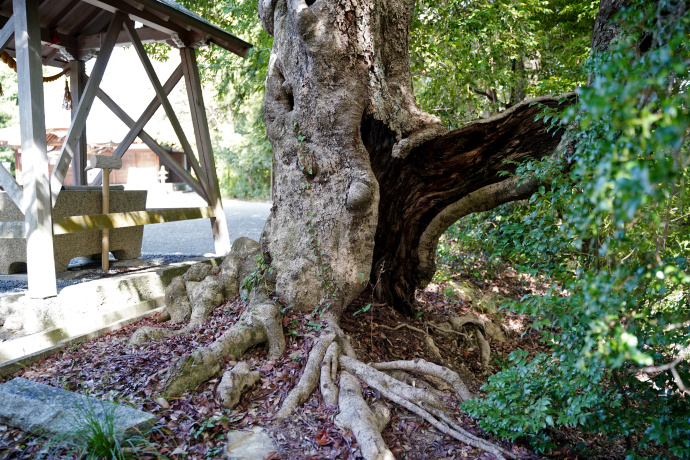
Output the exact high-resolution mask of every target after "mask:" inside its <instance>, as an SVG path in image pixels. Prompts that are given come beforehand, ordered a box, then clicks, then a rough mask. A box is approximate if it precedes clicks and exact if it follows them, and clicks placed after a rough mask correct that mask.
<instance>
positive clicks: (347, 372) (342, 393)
mask: <svg viewBox="0 0 690 460" xmlns="http://www.w3.org/2000/svg"><path fill="white" fill-rule="evenodd" d="M339 367H340V380H339V390H338V388H337V387H336V386H335V380H336V375H337V373H338V368H339ZM383 370H386V371H395V372H400V371H409V372H414V373H415V374H418V375H422V376H424V377H425V378H428V379H429V380H436V381H437V382H441V383H440V385H441V386H443V387H445V388H452V389H453V390H454V391H455V392H456V393H457V395H458V396H459V397H460V399H462V400H467V399H469V398H471V397H472V394H471V393H470V391H469V390H468V389H467V387H466V386H465V384H464V382H462V380H461V379H460V376H458V374H456V373H455V372H453V371H452V370H450V369H448V368H446V367H443V366H439V365H437V364H433V363H430V362H428V361H425V360H423V359H416V360H413V361H393V362H388V363H377V364H373V365H367V364H364V363H362V362H361V361H359V360H357V359H356V358H355V356H354V350H352V347H351V345H350V343H349V342H348V340H347V337H346V336H345V334H344V333H343V332H342V330H340V328H339V327H338V326H337V325H335V324H334V323H331V324H330V325H329V326H328V327H327V328H326V329H324V332H323V334H322V335H321V337H320V338H319V340H318V341H317V342H316V343H315V344H314V346H313V347H312V350H311V352H310V353H309V358H308V360H307V364H306V366H305V369H304V372H303V374H302V376H301V378H300V380H299V382H298V383H297V385H296V386H295V388H293V389H292V391H290V393H289V394H288V396H287V397H286V398H285V400H284V401H283V405H282V407H281V408H280V410H279V411H278V413H277V414H276V419H279V420H280V419H284V418H286V417H288V416H290V415H291V414H292V412H293V411H294V410H295V409H296V408H297V406H298V405H300V404H301V403H302V402H304V401H306V399H307V398H308V397H309V396H310V395H311V393H312V392H313V391H314V389H315V388H316V385H317V384H318V383H319V380H320V381H321V393H322V395H323V398H324V401H325V402H326V404H333V403H334V401H337V404H338V407H339V409H340V413H339V414H338V416H337V417H336V423H337V424H338V426H340V427H342V428H346V429H350V430H352V432H353V434H354V435H355V438H356V439H357V442H358V444H359V446H360V449H361V452H362V455H363V456H364V458H366V459H376V460H380V459H392V458H394V457H393V454H392V453H391V451H390V450H389V449H388V447H387V446H386V444H385V442H384V441H383V438H382V437H381V431H382V430H383V428H384V427H385V425H386V424H387V423H388V421H389V417H390V412H389V411H388V409H387V408H386V406H384V405H382V404H380V403H379V404H376V405H375V406H374V408H373V410H372V409H371V408H370V407H369V406H368V405H367V403H366V402H365V401H364V398H363V396H362V389H361V385H360V384H359V383H358V382H357V379H359V380H361V381H363V382H365V383H366V384H367V386H368V387H370V388H373V389H376V390H378V391H379V392H380V393H381V395H382V396H384V397H385V398H387V399H389V400H390V401H392V402H394V403H396V404H399V405H401V406H402V407H404V408H406V409H407V410H409V411H411V412H414V413H415V414H417V415H419V416H421V417H422V418H424V419H425V420H427V421H428V422H429V423H430V424H432V425H433V426H434V427H436V428H437V429H438V430H440V431H441V432H443V433H446V434H448V435H449V436H452V437H453V438H455V439H457V440H459V441H461V442H463V443H465V444H468V445H471V446H473V447H476V448H479V449H482V450H484V451H486V452H489V453H491V454H493V455H495V456H497V457H498V458H501V459H505V458H515V456H514V455H513V454H511V453H510V452H509V451H507V450H505V449H503V448H501V447H499V446H496V445H494V444H492V443H490V442H488V441H485V440H483V439H481V438H478V437H476V436H474V435H472V434H471V433H469V432H467V431H466V430H464V429H463V428H462V427H460V426H459V425H458V424H457V423H455V422H453V421H452V419H451V418H450V417H449V416H447V415H446V414H445V412H444V406H443V397H442V395H443V393H441V392H440V391H438V390H435V389H433V388H432V387H430V386H428V385H427V384H424V383H423V380H422V381H420V383H422V385H420V386H416V385H409V384H407V383H405V382H404V381H401V380H398V379H396V378H395V377H393V376H391V375H388V374H387V373H384V372H382V371H383ZM407 376H408V377H409V375H407Z"/></svg>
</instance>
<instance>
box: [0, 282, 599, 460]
mask: <svg viewBox="0 0 690 460" xmlns="http://www.w3.org/2000/svg"><path fill="white" fill-rule="evenodd" d="M454 278H458V277H454ZM451 281H452V280H451ZM463 281H465V282H469V283H473V284H474V288H475V289H474V290H473V296H472V297H473V298H467V297H465V298H464V300H463V299H462V298H458V297H455V296H454V295H453V294H449V293H450V292H452V290H449V289H448V287H449V286H452V285H449V284H448V282H442V283H440V284H438V285H434V284H432V285H430V286H429V287H428V288H427V289H425V290H424V291H419V292H418V295H417V298H418V300H419V304H420V312H421V313H420V314H419V316H418V317H416V318H406V317H403V316H402V315H399V314H398V313H396V312H395V311H393V310H392V309H390V308H382V307H376V306H374V307H372V308H370V309H369V310H367V311H366V312H362V311H361V310H363V309H365V307H366V305H367V304H369V303H370V297H371V293H370V292H365V293H363V294H362V295H361V296H360V297H359V298H358V299H357V300H356V301H355V302H353V304H352V305H351V306H350V307H349V309H348V311H346V312H345V314H344V315H343V318H342V322H341V327H342V328H343V330H344V331H345V332H346V333H347V334H348V335H349V337H350V339H351V343H352V345H353V347H354V348H355V350H356V352H357V355H358V357H359V358H360V359H362V360H363V361H364V362H383V361H393V360H398V359H414V358H423V359H426V360H427V361H431V362H435V363H437V364H441V365H446V366H449V367H451V368H452V369H453V370H455V371H456V372H458V374H460V376H461V377H462V378H463V380H464V381H465V383H466V384H467V386H468V387H469V389H470V390H471V391H473V392H474V393H477V394H481V391H480V390H479V387H480V386H481V385H482V384H483V383H484V382H485V381H486V378H487V377H488V375H489V374H491V373H494V372H496V371H498V370H500V367H501V366H502V365H504V364H505V363H506V357H507V355H508V353H510V352H511V351H513V350H515V349H518V348H519V349H523V350H527V351H529V353H530V354H531V355H533V354H535V353H538V352H541V351H546V348H545V346H544V345H543V344H542V343H541V342H540V341H539V336H538V335H537V334H536V333H533V332H528V333H525V334H522V333H523V332H524V330H525V325H526V320H525V318H524V317H521V316H518V315H515V314H512V313H506V312H503V311H501V312H499V311H498V310H497V309H495V308H493V307H491V306H487V304H489V305H490V304H491V303H490V302H478V301H477V300H476V299H479V298H481V299H494V300H495V298H496V297H497V295H501V296H504V297H507V298H519V297H520V296H522V295H524V294H525V293H527V292H538V291H540V290H541V289H542V287H541V286H539V285H538V284H537V283H535V282H534V280H529V279H527V278H521V277H520V276H518V275H517V274H515V273H514V272H512V274H511V271H510V270H507V271H505V272H504V275H502V276H494V277H493V279H492V280H491V281H490V282H486V280H483V281H480V280H478V279H474V280H473V279H472V278H466V279H464V280H463ZM497 293H498V294H497ZM461 297H462V296H461ZM473 304H478V307H479V308H477V306H474V305H473ZM479 304H481V305H479ZM245 308H246V304H245V303H244V302H243V301H242V300H241V299H240V298H239V297H236V298H234V299H231V300H229V301H227V302H225V303H223V304H222V305H220V306H218V307H217V308H215V309H214V311H213V313H212V315H211V317H210V318H209V319H208V320H207V322H206V324H205V325H204V326H203V327H201V328H198V329H195V330H192V331H191V332H188V333H186V334H183V335H180V336H177V337H172V338H165V339H160V340H154V341H150V342H148V343H146V344H144V345H140V346H137V347H132V346H129V344H128V340H129V337H130V335H131V334H132V333H133V332H134V331H135V330H136V329H137V328H139V327H141V326H145V325H158V324H157V317H150V318H147V319H144V320H142V321H140V322H138V323H136V324H132V325H130V326H127V327H124V328H122V329H120V330H118V331H114V332H111V333H109V334H106V335H103V336H101V337H99V338H96V339H93V340H90V341H87V342H84V343H81V344H78V345H75V346H73V347H71V348H69V349H66V350H65V351H63V352H60V353H58V354H56V355H54V356H51V357H48V358H45V359H43V360H41V361H40V362H38V363H35V364H33V365H31V366H29V367H28V368H26V369H24V370H22V371H21V372H19V373H17V374H15V375H12V376H8V377H7V378H5V379H4V381H6V380H10V379H12V378H14V377H16V376H21V377H24V378H26V379H29V380H33V381H36V382H40V383H44V384H48V385H52V386H55V387H58V388H65V389H68V390H71V391H75V392H78V393H82V394H88V395H91V396H94V397H98V398H101V399H104V400H110V401H115V402H118V403H123V404H128V405H130V406H132V407H135V408H137V409H140V410H143V411H146V412H149V413H152V414H154V415H156V417H157V420H158V428H157V429H156V430H154V431H153V432H152V433H151V435H150V436H149V437H148V440H149V441H150V443H151V445H152V446H153V448H155V450H156V451H157V452H158V453H160V454H162V455H164V456H165V457H168V458H172V459H177V458H186V459H207V458H220V457H222V450H223V447H224V445H225V442H226V440H225V434H226V432H227V431H229V430H242V429H251V428H252V427H254V426H261V427H264V428H265V429H266V430H267V431H268V432H269V433H270V435H271V436H272V437H273V439H274V440H275V441H276V444H277V445H278V450H277V451H276V452H275V453H274V454H270V455H269V457H268V458H269V459H270V458H275V459H279V458H281V459H358V458H361V455H360V452H359V449H358V447H357V442H356V441H355V438H354V436H353V434H352V433H351V432H350V431H344V430H342V429H339V428H338V427H337V426H336V425H335V424H334V417H335V416H336V415H337V408H336V407H335V406H324V405H323V403H322V399H321V395H320V393H319V390H318V388H317V389H316V391H315V393H314V394H313V395H312V397H311V398H310V399H309V400H308V401H307V402H306V403H305V404H304V405H303V406H301V407H300V408H298V409H297V411H296V412H295V414H294V415H293V416H292V417H289V418H288V419H286V420H285V421H283V422H280V423H278V422H274V420H273V418H274V416H275V414H276V412H277V411H278V409H279V408H280V405H281V402H282V400H283V399H284V398H285V396H286V395H287V393H288V392H289V391H290V389H291V388H292V387H293V386H294V385H295V384H296V383H297V381H298V380H299V377H300V375H301V373H302V370H303V367H304V365H305V363H306V357H307V356H308V353H309V350H310V348H311V345H312V344H313V343H314V341H315V340H316V339H317V338H318V336H319V333H320V329H321V327H322V326H321V324H320V320H319V318H318V317H311V316H309V315H303V314H298V313H296V312H292V311H290V310H289V309H288V310H287V311H286V312H285V315H284V319H283V326H284V331H285V333H286V334H287V346H286V349H285V352H284V353H283V355H282V356H281V357H280V358H279V359H277V360H274V361H267V360H266V358H265V357H266V349H265V348H264V347H263V346H259V347H256V348H254V349H252V350H250V351H249V352H248V353H247V354H246V355H245V357H244V358H245V360H246V361H247V362H248V364H249V366H250V368H251V369H258V370H259V371H260V374H261V380H260V381H259V383H257V384H256V385H255V386H254V387H253V388H252V389H250V390H249V391H248V392H247V393H245V394H244V395H243V396H242V399H241V401H240V404H239V405H238V406H237V407H236V408H235V409H234V410H232V411H230V410H227V409H224V408H223V407H221V406H220V405H219V404H218V403H217V402H216V400H215V397H214V394H215V389H216V387H217V385H218V383H219V381H220V376H218V377H217V378H214V379H212V380H210V381H208V382H206V383H205V384H202V385H201V386H199V387H198V388H197V389H196V390H195V391H193V392H190V393H186V394H183V395H181V396H179V397H174V398H168V399H163V398H161V397H160V396H159V394H158V392H159V387H158V384H159V381H160V379H161V374H160V371H161V370H162V369H165V368H166V367H167V366H168V365H170V364H171V363H172V362H173V360H174V359H175V358H176V357H178V356H182V355H185V354H188V353H190V352H191V351H192V350H193V349H194V348H197V347H199V346H205V345H208V344H210V343H211V342H213V341H214V340H215V339H216V338H218V337H219V336H221V335H222V334H223V333H224V332H225V331H226V330H227V329H228V328H229V327H230V326H231V325H232V324H233V323H234V322H235V321H236V320H237V319H238V318H239V316H240V315H241V314H242V312H243V311H244V309H245ZM467 314H475V315H478V316H480V317H483V318H484V319H492V320H494V321H495V322H496V323H497V324H502V329H503V331H504V333H505V334H506V335H507V337H508V340H507V341H506V342H503V343H501V342H497V341H495V340H494V341H491V348H492V361H491V365H490V369H483V368H482V364H481V360H480V351H479V347H478V346H476V344H475V345H473V344H472V343H467V342H463V341H458V340H456V339H453V337H452V336H450V337H449V336H443V335H440V334H435V333H434V330H433V329H431V330H428V335H429V336H431V337H433V340H434V345H435V346H436V347H437V350H434V349H433V348H434V347H433V346H430V345H429V343H428V340H426V339H425V336H426V335H427V334H425V333H424V330H425V329H427V326H425V323H427V322H430V321H432V322H433V321H443V320H444V319H445V318H447V317H448V316H451V315H454V316H464V315H467ZM400 324H407V325H409V326H411V328H408V327H401V328H397V329H394V328H396V327H397V326H399V325H400ZM412 328H414V329H418V330H419V331H415V330H414V329H412ZM439 350H440V351H441V353H440V356H439V353H438V351H439ZM233 364H234V362H232V361H228V363H227V367H230V366H232V365H233ZM2 381H3V380H2V379H0V382H2ZM364 395H365V399H367V400H368V402H370V403H371V402H373V401H374V400H377V399H381V397H380V395H379V394H377V392H376V391H374V390H372V389H370V388H367V387H366V385H365V387H364ZM381 400H382V401H383V402H384V403H385V404H387V405H388V406H389V407H390V409H391V413H392V418H391V422H390V423H389V424H388V426H387V427H386V429H385V430H384V432H383V437H384V440H385V441H386V443H387V444H388V446H389V447H390V449H391V451H392V452H393V454H394V455H395V456H396V457H397V458H411V459H435V460H441V459H455V458H468V459H490V458H494V457H493V456H492V455H490V454H487V453H484V452H482V451H479V450H477V449H474V448H472V447H469V446H465V445H463V444H461V443H459V442H457V441H456V440H454V439H452V438H450V437H449V436H446V435H444V434H442V433H440V432H438V431H436V430H435V429H434V428H433V427H431V426H430V425H429V424H427V423H424V422H423V420H422V419H421V418H419V417H418V416H416V415H415V414H412V413H410V412H407V411H406V410H404V409H402V408H400V407H399V406H396V405H395V404H391V403H390V402H388V401H386V400H383V399H381ZM448 406H449V408H450V409H451V410H452V408H453V407H454V408H456V410H455V411H454V412H453V414H452V415H453V416H454V418H455V419H456V420H459V421H461V424H462V425H463V426H464V427H465V428H466V429H467V430H468V431H470V432H472V433H473V434H475V435H479V436H482V437H486V438H489V436H487V435H486V433H484V432H483V431H482V429H481V428H480V427H479V426H478V425H477V423H476V421H474V420H472V419H470V418H469V417H467V416H466V415H465V414H464V413H462V412H460V411H458V410H457V407H458V406H457V401H456V400H453V399H452V398H449V399H448ZM557 435H558V436H556V438H557V439H560V440H561V442H562V444H563V445H562V446H560V447H559V449H557V450H556V451H554V453H553V455H552V456H550V458H560V459H575V458H577V456H576V455H575V454H574V450H573V449H572V448H570V447H569V444H572V443H574V444H577V443H578V442H580V441H581V438H580V437H579V436H578V434H577V433H565V432H563V433H558V434H557ZM492 441H494V442H496V443H499V444H501V445H503V446H504V447H506V448H509V449H511V448H512V450H513V452H514V453H516V454H517V455H518V456H519V457H520V458H523V459H534V458H544V457H541V456H539V455H537V454H535V453H534V452H532V451H530V450H529V449H528V448H527V447H526V446H520V445H511V444H508V443H505V442H501V441H499V440H496V439H492ZM45 444H46V439H44V438H41V437H37V436H33V435H31V434H28V433H23V432H21V431H20V430H17V429H14V428H12V427H9V426H4V425H0V459H19V458H34V457H36V456H37V455H38V453H39V452H40V451H41V448H42V447H44V445H45ZM592 444H593V446H592V447H597V445H598V443H597V442H594V443H592ZM610 448H611V446H608V450H605V451H603V452H601V454H600V455H594V456H599V457H600V458H612V451H611V450H610ZM592 453H593V454H594V452H592ZM67 455H68V453H67V452H66V451H57V452H53V453H52V454H51V456H52V457H54V458H65V456H67ZM142 458H153V456H148V455H142ZM580 458H584V457H582V456H580Z"/></svg>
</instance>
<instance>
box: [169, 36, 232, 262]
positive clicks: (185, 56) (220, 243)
mask: <svg viewBox="0 0 690 460" xmlns="http://www.w3.org/2000/svg"><path fill="white" fill-rule="evenodd" d="M180 55H181V57H182V71H183V72H184V78H185V86H186V87H187V96H188V97H189V112H190V113H191V116H192V123H193V125H194V135H195V137H196V146H197V151H198V152H199V163H200V165H201V169H202V170H203V171H204V173H205V175H206V178H207V180H208V184H207V185H208V187H207V190H208V191H209V195H210V196H209V198H210V203H209V204H210V205H211V206H212V207H213V208H214V211H215V215H216V217H215V218H212V219H211V228H212V230H213V243H214V245H215V248H216V254H219V255H225V254H227V253H229V252H230V235H229V233H228V224H227V223H226V221H225V212H224V211H223V202H222V200H221V196H220V186H219V184H218V174H217V173H216V163H215V160H214V159H213V148H212V147H211V134H210V133H209V130H208V119H207V118H206V107H205V106H204V98H203V95H202V93H201V80H200V78H199V66H198V65H197V62H196V50H194V48H188V47H184V48H180Z"/></svg>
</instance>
